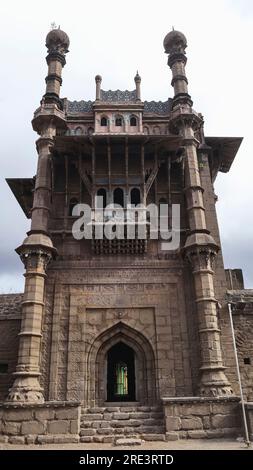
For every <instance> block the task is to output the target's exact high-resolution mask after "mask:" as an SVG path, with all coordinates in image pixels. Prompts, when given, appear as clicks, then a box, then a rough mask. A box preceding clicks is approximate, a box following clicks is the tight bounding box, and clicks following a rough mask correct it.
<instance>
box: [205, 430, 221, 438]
mask: <svg viewBox="0 0 253 470" xmlns="http://www.w3.org/2000/svg"><path fill="white" fill-rule="evenodd" d="M206 434H207V437H208V438H209V439H219V438H220V437H223V436H224V434H223V431H222V429H207V431H206Z"/></svg>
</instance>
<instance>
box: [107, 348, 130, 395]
mask: <svg viewBox="0 0 253 470" xmlns="http://www.w3.org/2000/svg"><path fill="white" fill-rule="evenodd" d="M134 400H135V353H134V350H133V349H132V348H130V347H129V346H127V345H126V344H124V343H123V342H122V341H120V342H119V343H117V344H115V345H114V346H112V347H111V348H110V349H109V351H108V353H107V401H134Z"/></svg>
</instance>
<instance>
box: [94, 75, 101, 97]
mask: <svg viewBox="0 0 253 470" xmlns="http://www.w3.org/2000/svg"><path fill="white" fill-rule="evenodd" d="M95 82H96V101H99V100H101V83H102V77H101V75H96V76H95Z"/></svg>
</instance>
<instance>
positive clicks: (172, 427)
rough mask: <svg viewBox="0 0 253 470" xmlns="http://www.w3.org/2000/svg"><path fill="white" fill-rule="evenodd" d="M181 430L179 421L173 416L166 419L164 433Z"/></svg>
mask: <svg viewBox="0 0 253 470" xmlns="http://www.w3.org/2000/svg"><path fill="white" fill-rule="evenodd" d="M180 428H181V419H180V418H177V417H173V416H169V417H167V418H166V431H177V430H178V429H180Z"/></svg>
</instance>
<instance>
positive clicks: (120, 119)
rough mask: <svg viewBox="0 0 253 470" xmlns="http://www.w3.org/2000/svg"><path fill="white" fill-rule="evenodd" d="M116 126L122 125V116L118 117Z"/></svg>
mask: <svg viewBox="0 0 253 470" xmlns="http://www.w3.org/2000/svg"><path fill="white" fill-rule="evenodd" d="M115 126H118V127H121V126H122V117H120V116H118V117H116V119H115Z"/></svg>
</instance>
